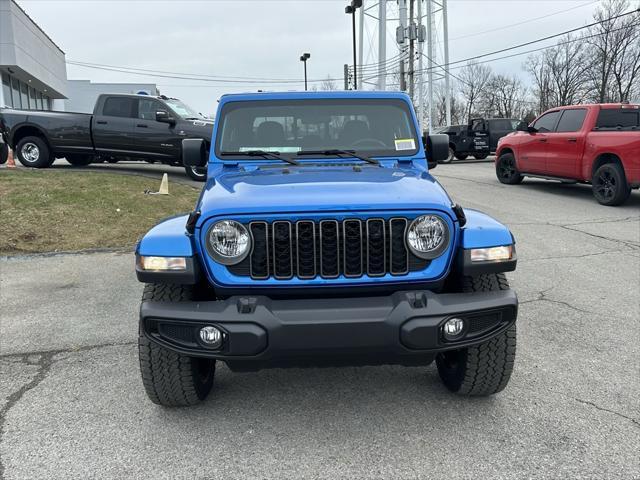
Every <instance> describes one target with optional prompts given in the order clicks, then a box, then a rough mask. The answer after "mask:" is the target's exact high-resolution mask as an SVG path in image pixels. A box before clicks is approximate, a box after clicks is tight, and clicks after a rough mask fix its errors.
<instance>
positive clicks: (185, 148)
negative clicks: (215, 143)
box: [182, 138, 209, 167]
mask: <svg viewBox="0 0 640 480" xmlns="http://www.w3.org/2000/svg"><path fill="white" fill-rule="evenodd" d="M208 161H209V159H208V158H207V149H206V147H205V144H204V140H203V139H201V138H185V139H184V140H182V164H183V165H184V166H185V167H204V166H205V165H206V164H207V162H208Z"/></svg>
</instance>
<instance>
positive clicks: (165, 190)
mask: <svg viewBox="0 0 640 480" xmlns="http://www.w3.org/2000/svg"><path fill="white" fill-rule="evenodd" d="M158 195H169V175H167V174H166V173H165V174H164V175H162V181H161V182H160V190H158Z"/></svg>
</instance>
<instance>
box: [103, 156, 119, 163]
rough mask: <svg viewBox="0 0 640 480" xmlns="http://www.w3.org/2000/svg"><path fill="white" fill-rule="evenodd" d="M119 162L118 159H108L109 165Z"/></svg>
mask: <svg viewBox="0 0 640 480" xmlns="http://www.w3.org/2000/svg"><path fill="white" fill-rule="evenodd" d="M118 161H119V160H118V159H117V158H113V157H111V158H107V160H106V162H107V163H118Z"/></svg>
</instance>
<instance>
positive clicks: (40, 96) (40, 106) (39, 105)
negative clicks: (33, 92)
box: [38, 92, 44, 110]
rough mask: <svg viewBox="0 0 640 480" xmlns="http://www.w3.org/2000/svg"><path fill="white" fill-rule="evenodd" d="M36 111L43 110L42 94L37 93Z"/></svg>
mask: <svg viewBox="0 0 640 480" xmlns="http://www.w3.org/2000/svg"><path fill="white" fill-rule="evenodd" d="M38 110H44V107H43V106H42V92H38Z"/></svg>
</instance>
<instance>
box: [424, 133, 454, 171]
mask: <svg viewBox="0 0 640 480" xmlns="http://www.w3.org/2000/svg"><path fill="white" fill-rule="evenodd" d="M422 140H423V142H424V148H425V150H426V153H427V166H428V167H429V170H431V169H432V168H436V167H437V166H438V163H440V162H442V161H444V160H446V159H447V158H449V135H447V134H444V133H435V134H433V135H427V134H424V135H423V137H422Z"/></svg>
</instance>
